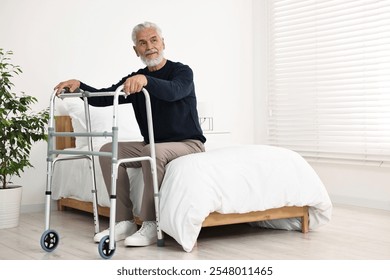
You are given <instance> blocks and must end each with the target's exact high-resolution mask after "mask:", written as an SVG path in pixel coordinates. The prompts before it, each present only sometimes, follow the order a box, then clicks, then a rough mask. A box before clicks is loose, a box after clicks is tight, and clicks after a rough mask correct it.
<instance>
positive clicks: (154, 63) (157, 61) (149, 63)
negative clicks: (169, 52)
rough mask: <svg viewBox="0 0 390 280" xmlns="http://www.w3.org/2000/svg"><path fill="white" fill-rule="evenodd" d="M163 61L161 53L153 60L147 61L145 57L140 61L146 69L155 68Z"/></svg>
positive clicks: (162, 53)
mask: <svg viewBox="0 0 390 280" xmlns="http://www.w3.org/2000/svg"><path fill="white" fill-rule="evenodd" d="M163 59H164V52H163V51H161V52H160V53H159V55H158V57H156V58H153V59H147V58H146V57H143V56H141V60H142V62H143V63H145V65H146V66H148V67H155V66H157V65H159V64H160V63H161V61H163Z"/></svg>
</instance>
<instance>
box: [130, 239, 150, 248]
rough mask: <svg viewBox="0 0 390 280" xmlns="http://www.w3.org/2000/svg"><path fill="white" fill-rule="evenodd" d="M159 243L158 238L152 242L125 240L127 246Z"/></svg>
mask: <svg viewBox="0 0 390 280" xmlns="http://www.w3.org/2000/svg"><path fill="white" fill-rule="evenodd" d="M156 243H157V240H153V241H152V242H139V241H137V242H134V243H133V242H131V241H128V242H126V240H125V243H124V244H125V246H126V247H145V246H149V245H153V244H156Z"/></svg>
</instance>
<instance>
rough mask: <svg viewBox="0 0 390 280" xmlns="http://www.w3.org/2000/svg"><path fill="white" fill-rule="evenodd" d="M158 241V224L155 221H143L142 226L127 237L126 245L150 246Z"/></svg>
mask: <svg viewBox="0 0 390 280" xmlns="http://www.w3.org/2000/svg"><path fill="white" fill-rule="evenodd" d="M156 242H157V224H156V222H154V221H147V222H143V223H142V227H141V228H140V229H139V230H138V231H137V232H136V233H134V234H133V235H130V236H129V237H127V238H126V239H125V246H148V245H151V244H154V243H156Z"/></svg>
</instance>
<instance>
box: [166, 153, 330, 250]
mask: <svg viewBox="0 0 390 280" xmlns="http://www.w3.org/2000/svg"><path fill="white" fill-rule="evenodd" d="M160 192H161V194H160V195H161V200H160V201H161V205H160V207H161V220H160V226H161V229H162V230H163V231H164V232H166V233H167V234H169V235H170V236H172V237H173V238H175V240H176V241H177V242H178V243H179V244H181V245H182V247H183V249H184V250H185V251H187V252H190V251H191V250H192V249H193V247H194V244H195V243H196V240H197V238H198V235H199V232H200V230H201V225H202V222H203V221H204V219H205V218H206V217H207V216H208V215H209V214H210V213H212V212H214V211H216V212H219V213H246V212H251V211H262V210H266V209H271V208H278V207H283V206H305V205H307V206H310V207H309V217H310V224H309V229H310V230H313V229H315V228H317V227H318V226H321V225H324V224H326V223H327V222H329V220H330V218H331V211H332V203H331V201H330V199H329V196H328V194H327V191H326V189H325V187H324V185H323V184H322V182H321V180H320V179H319V177H318V176H317V174H316V173H315V171H314V170H313V169H312V168H311V166H310V165H309V164H308V163H307V162H306V161H305V160H304V159H303V158H302V157H301V156H300V155H298V154H297V153H295V152H293V151H290V150H287V149H283V148H277V147H271V146H262V145H253V146H237V147H229V148H222V149H217V150H213V151H209V152H206V153H200V154H192V155H188V156H184V157H180V158H178V159H176V160H174V161H172V162H171V163H169V164H168V166H167V169H166V174H165V177H164V180H163V183H162V186H161V191H160ZM258 226H267V227H273V228H280V229H300V222H299V220H297V219H286V220H283V221H282V220H278V221H274V222H273V221H268V222H265V223H259V224H258Z"/></svg>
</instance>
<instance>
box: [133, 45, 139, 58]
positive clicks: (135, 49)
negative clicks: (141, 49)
mask: <svg viewBox="0 0 390 280" xmlns="http://www.w3.org/2000/svg"><path fill="white" fill-rule="evenodd" d="M133 50H134V51H135V54H136V55H137V56H138V57H139V53H138V51H137V48H136V47H135V46H133Z"/></svg>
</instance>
